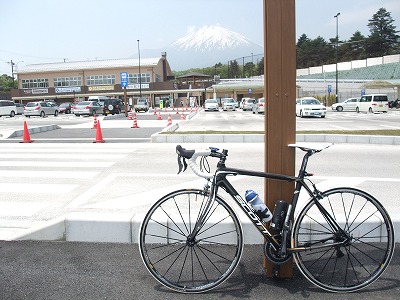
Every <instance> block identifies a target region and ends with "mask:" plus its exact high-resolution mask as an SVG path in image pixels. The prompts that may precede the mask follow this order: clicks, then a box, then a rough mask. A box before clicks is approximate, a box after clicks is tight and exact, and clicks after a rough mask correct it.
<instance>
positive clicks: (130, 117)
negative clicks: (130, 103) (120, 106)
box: [128, 108, 136, 120]
mask: <svg viewBox="0 0 400 300" xmlns="http://www.w3.org/2000/svg"><path fill="white" fill-rule="evenodd" d="M135 115H136V114H135ZM128 120H133V119H132V108H131V110H130V111H129V112H128Z"/></svg>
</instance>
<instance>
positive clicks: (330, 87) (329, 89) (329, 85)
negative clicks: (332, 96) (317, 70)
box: [328, 84, 332, 93]
mask: <svg viewBox="0 0 400 300" xmlns="http://www.w3.org/2000/svg"><path fill="white" fill-rule="evenodd" d="M328 93H332V85H331V84H328Z"/></svg>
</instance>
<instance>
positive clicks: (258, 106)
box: [252, 98, 265, 114]
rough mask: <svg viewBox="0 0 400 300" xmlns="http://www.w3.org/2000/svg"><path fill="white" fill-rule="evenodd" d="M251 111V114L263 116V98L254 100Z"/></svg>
mask: <svg viewBox="0 0 400 300" xmlns="http://www.w3.org/2000/svg"><path fill="white" fill-rule="evenodd" d="M252 110H253V114H255V113H258V114H263V113H264V111H265V102H264V98H258V99H257V100H256V103H254V105H253V109H252Z"/></svg>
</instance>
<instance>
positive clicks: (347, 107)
mask: <svg viewBox="0 0 400 300" xmlns="http://www.w3.org/2000/svg"><path fill="white" fill-rule="evenodd" d="M357 101H358V98H349V99H346V100H344V101H343V102H339V103H334V104H332V110H337V111H356V108H357Z"/></svg>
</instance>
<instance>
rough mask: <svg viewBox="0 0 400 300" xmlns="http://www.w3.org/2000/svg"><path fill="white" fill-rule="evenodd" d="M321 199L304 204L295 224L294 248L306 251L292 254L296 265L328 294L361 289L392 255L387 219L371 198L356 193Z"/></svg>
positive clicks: (349, 190)
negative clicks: (329, 220)
mask: <svg viewBox="0 0 400 300" xmlns="http://www.w3.org/2000/svg"><path fill="white" fill-rule="evenodd" d="M322 196H323V198H322V199H320V200H314V199H311V200H310V202H308V204H307V205H306V206H305V207H304V209H303V210H302V211H301V212H300V214H299V216H298V218H297V220H296V223H295V225H294V230H293V242H294V247H296V248H297V247H299V248H302V247H304V248H306V249H307V250H305V251H301V252H297V253H295V255H294V256H295V259H296V263H297V266H298V267H299V269H300V271H301V272H302V273H303V275H304V276H305V277H306V278H307V279H308V280H310V281H311V282H312V283H314V284H315V285H317V286H319V287H320V288H323V289H325V290H328V291H331V292H353V291H356V290H359V289H361V288H364V287H366V286H367V285H369V284H371V283H372V282H374V281H375V280H377V279H378V278H379V276H380V275H382V273H383V272H384V271H385V269H386V268H387V266H388V265H389V263H390V260H391V258H392V256H393V252H394V232H393V224H392V222H391V220H390V217H389V215H388V213H387V212H386V210H385V209H384V208H383V206H382V205H381V204H380V203H379V202H378V201H377V200H376V199H375V198H374V197H372V196H371V195H369V194H367V193H365V192H363V191H361V190H358V189H354V188H336V189H332V190H329V191H326V192H323V193H322ZM316 201H318V203H319V204H321V205H322V207H323V208H321V207H318V205H317V204H316ZM322 211H325V212H322ZM326 214H329V216H330V218H331V219H333V220H334V222H335V223H337V225H338V226H339V227H340V228H334V227H335V226H333V225H332V224H331V223H330V222H328V221H327V219H328V218H329V217H327V215H326Z"/></svg>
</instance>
